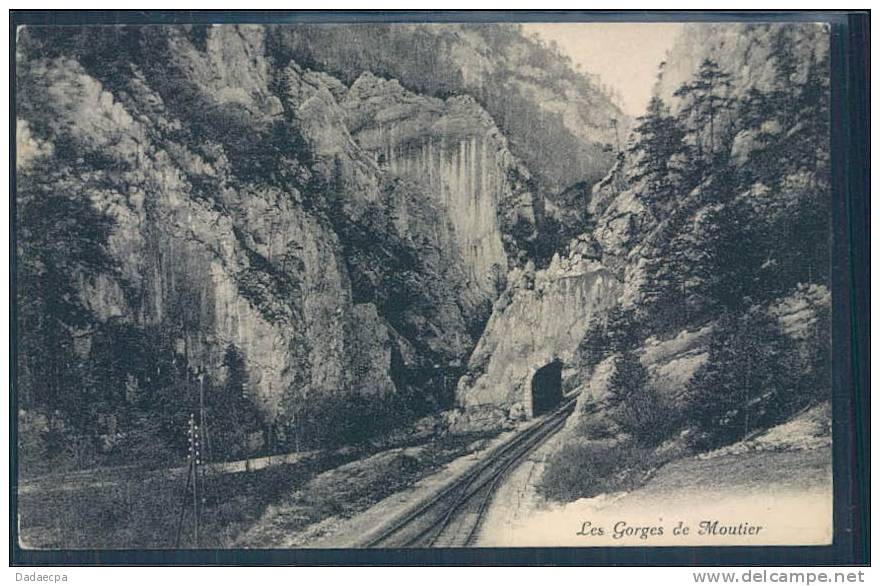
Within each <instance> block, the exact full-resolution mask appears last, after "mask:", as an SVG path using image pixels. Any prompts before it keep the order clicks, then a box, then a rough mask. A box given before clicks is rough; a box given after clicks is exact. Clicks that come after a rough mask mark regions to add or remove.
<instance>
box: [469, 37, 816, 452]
mask: <svg viewBox="0 0 880 586" xmlns="http://www.w3.org/2000/svg"><path fill="white" fill-rule="evenodd" d="M827 50H828V37H827V31H826V30H825V29H824V28H823V27H821V26H818V25H810V24H805V25H798V26H795V25H789V26H778V25H760V26H746V25H730V24H724V25H689V26H688V27H685V29H684V31H683V32H682V34H681V37H680V39H679V40H678V42H677V43H676V44H675V46H674V47H673V49H672V50H671V51H670V53H669V56H668V59H667V61H666V62H665V63H664V64H662V65H661V68H660V73H659V76H658V82H657V85H656V88H655V93H656V99H655V101H654V102H652V104H651V106H650V107H649V109H648V112H647V113H646V114H645V115H644V116H643V117H641V118H639V119H638V120H637V128H636V132H635V133H634V134H633V135H631V137H630V138H629V140H628V143H627V149H626V151H625V152H624V153H623V154H622V155H621V156H620V157H619V158H618V162H617V164H616V165H615V167H614V168H613V169H612V170H611V171H610V172H609V174H608V175H607V176H606V177H605V178H604V179H603V180H602V181H600V182H599V183H597V184H596V186H595V187H594V188H593V190H592V195H591V197H590V198H589V208H588V209H589V212H590V214H591V215H592V217H593V218H594V219H595V227H594V228H593V229H592V230H590V231H589V232H587V233H584V234H582V235H581V236H579V237H578V238H576V239H573V240H572V241H571V242H570V244H569V246H568V248H567V250H565V251H563V252H562V254H561V255H560V258H559V259H554V263H553V264H554V266H557V267H578V266H589V269H587V270H585V271H577V272H578V273H579V276H578V277H577V278H576V279H574V281H570V280H569V275H568V272H567V271H565V270H562V271H560V270H556V271H553V270H549V269H548V270H546V271H538V272H537V273H535V275H534V281H535V286H534V289H535V291H534V293H532V292H529V293H528V294H525V293H524V290H525V289H526V288H525V287H521V286H520V287H514V286H511V288H510V290H509V291H508V292H507V293H506V294H505V295H503V296H502V298H501V299H502V300H506V299H510V303H509V304H507V303H501V302H500V301H499V303H496V305H495V309H494V313H493V316H492V318H491V320H490V322H489V326H488V327H487V330H486V333H485V334H484V336H483V338H482V339H481V340H480V342H479V344H478V346H477V350H476V351H475V352H474V354H473V355H472V357H471V361H470V363H469V368H470V370H471V371H472V372H471V373H469V374H468V375H466V376H465V377H464V378H463V379H462V381H461V384H460V385H459V388H458V401H459V403H460V404H462V405H475V404H483V403H490V404H494V405H498V406H501V407H504V408H507V407H509V406H511V405H513V404H514V403H516V402H518V401H522V400H524V399H523V398H524V397H525V398H526V399H525V400H526V401H527V400H528V399H527V398H528V396H529V393H530V390H531V389H530V388H529V384H528V382H529V381H530V379H531V375H532V374H534V369H535V368H536V367H538V366H541V365H543V364H545V363H546V361H547V360H550V359H552V358H553V357H554V355H555V357H558V358H561V359H563V360H564V361H565V363H566V366H567V367H569V368H570V371H569V372H571V373H572V374H573V376H574V379H573V382H572V383H570V384H572V385H581V386H582V389H583V390H584V391H585V392H583V393H582V395H581V401H580V402H581V407H580V409H579V413H592V412H594V411H595V409H596V408H597V406H599V408H600V411H604V412H605V413H606V414H611V415H615V414H616V415H617V416H618V419H626V418H627V417H629V416H631V415H632V416H637V418H641V419H639V421H632V420H629V421H626V422H625V425H622V426H621V427H620V428H618V429H617V432H620V431H621V430H624V431H626V432H627V433H628V434H639V433H640V430H642V431H643V430H646V429H648V428H652V427H656V426H661V425H662V426H667V425H668V426H669V427H668V429H666V428H665V427H664V429H663V430H661V431H660V432H659V435H660V436H662V435H663V434H664V433H668V432H671V431H672V430H676V431H679V430H681V429H682V427H687V426H692V427H694V426H695V427H698V428H700V429H701V430H711V429H712V428H713V426H715V428H717V429H727V428H726V427H725V426H736V425H739V426H740V427H739V428H737V429H736V430H734V429H729V430H728V432H729V433H732V434H733V436H732V437H733V438H736V434H737V433H742V430H743V429H745V430H748V429H750V426H752V427H751V428H752V429H753V428H754V426H760V425H766V424H767V423H773V422H778V421H779V418H783V419H784V417H785V416H786V414H787V413H789V412H790V409H791V406H798V405H804V404H809V403H811V402H812V401H815V400H820V399H825V398H827V390H828V379H827V378H826V375H827V365H828V361H829V356H828V354H827V347H828V342H829V333H828V329H827V328H828V322H827V311H828V308H829V304H830V297H829V293H828V291H829V290H828V256H827V255H828V238H829V236H828V235H829V231H828V219H829V215H828V210H829V209H830V208H829V204H828V201H829V191H828V166H827V152H828V134H827V116H828V111H827V99H828V93H827V92H828V86H827V84H828V79H827V70H825V69H824V67H825V66H826V56H827ZM584 259H589V261H588V262H586V263H585V260H584ZM599 275H601V280H602V281H603V282H604V283H607V286H604V287H600V288H596V289H595V290H594V291H593V293H592V294H589V295H585V294H584V293H583V290H582V288H578V287H573V286H571V283H582V284H588V283H590V282H591V281H592V280H593V279H596V278H597V277H598V276H599ZM511 281H513V279H511ZM538 282H543V284H542V286H540V287H539V286H538V285H537V283H538ZM547 291H549V292H551V293H550V295H549V296H548V295H547V293H546V292H547ZM542 292H544V293H542ZM560 293H561V294H560ZM548 307H553V308H555V309H554V310H553V312H552V313H553V316H554V317H557V316H558V317H559V319H558V320H556V319H554V318H553V317H546V315H545V314H546V313H547V308H548ZM569 315H577V316H579V317H578V319H569V318H566V317H564V316H569ZM535 316H545V318H544V319H543V320H537V321H536V319H535ZM547 324H553V325H552V326H548V325H547ZM545 327H547V328H549V329H547V330H546V331H545ZM536 337H538V338H540V339H541V340H544V342H542V343H541V344H536V343H534V339H535V338H536ZM510 349H515V350H510ZM556 353H558V354H556ZM755 356H759V357H764V358H763V360H753V357H755ZM768 356H769V358H768ZM750 360H752V362H749V361H750ZM786 361H790V362H786ZM794 364H797V366H793V365H794ZM792 368H794V370H793V371H792V370H789V369H792ZM728 369H732V370H731V371H728ZM737 370H739V372H741V373H742V374H741V375H740V377H739V379H740V380H739V382H737V381H736V376H735V375H734V374H732V373H733V372H736V371H737ZM758 372H761V373H763V374H762V375H761V376H765V378H766V379H767V380H763V381H762V380H759V378H760V377H759V378H754V377H755V376H757V375H756V373H758ZM729 373H730V377H732V378H725V377H728V374H729ZM488 389H496V390H495V391H494V392H490V391H489V390H488ZM500 389H503V390H500ZM627 393H629V394H627ZM712 393H721V394H722V395H724V394H725V393H729V394H727V395H725V396H722V397H720V398H719V397H709V396H708V395H711V394H712ZM782 396H785V397H786V398H785V399H782V398H781V397H782ZM703 400H705V401H707V403H706V405H705V406H704V408H697V407H696V404H698V403H699V401H703ZM786 405H787V406H786ZM630 407H631V409H630ZM701 409H702V410H701ZM717 410H720V412H719V413H718V414H717V418H718V419H713V417H716V415H713V413H714V411H717ZM650 413H654V414H657V415H656V416H657V417H658V419H656V420H650V417H648V414H650ZM634 414H635V415H634ZM590 417H592V416H590ZM701 417H705V421H702V420H701V419H700V418H701ZM588 418H589V417H588ZM743 418H744V422H742V423H733V422H741V421H742V419H743ZM577 419H578V418H577V417H576V418H575V419H574V420H573V421H572V423H571V425H570V426H569V429H570V433H572V434H574V435H575V436H577V435H581V434H583V433H584V432H583V430H582V427H581V425H580V424H579V423H578V422H577V421H576V420H577ZM612 419H613V417H612ZM665 420H668V423H667V422H666V421H665ZM762 422H763V423H762ZM606 423H607V421H606V422H603V423H602V425H601V426H600V427H602V429H604V425H605V424H606ZM596 429H598V428H596ZM603 433H604V431H603ZM701 433H702V431H701ZM707 433H709V432H707ZM723 433H724V432H719V436H721V435H723ZM645 435H646V436H647V435H649V434H647V433H645ZM639 441H641V439H640V440H639ZM645 441H653V438H652V439H651V440H645ZM707 441H720V440H718V438H715V439H713V440H707ZM575 465H576V464H574V463H572V462H564V463H560V467H563V466H568V467H571V466H575Z"/></svg>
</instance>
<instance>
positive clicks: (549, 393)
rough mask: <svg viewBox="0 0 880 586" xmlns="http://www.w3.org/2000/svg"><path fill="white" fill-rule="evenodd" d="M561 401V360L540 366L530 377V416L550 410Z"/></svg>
mask: <svg viewBox="0 0 880 586" xmlns="http://www.w3.org/2000/svg"><path fill="white" fill-rule="evenodd" d="M560 401H562V362H561V361H559V360H554V361H553V362H551V363H550V364H548V365H546V366H542V367H541V368H539V369H538V371H537V372H536V373H535V376H533V377H532V417H537V416H538V415H542V414H544V413H547V412H548V411H552V410H553V408H554V407H556V405H558V404H559V402H560Z"/></svg>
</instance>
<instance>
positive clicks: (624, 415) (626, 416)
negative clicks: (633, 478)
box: [608, 352, 679, 446]
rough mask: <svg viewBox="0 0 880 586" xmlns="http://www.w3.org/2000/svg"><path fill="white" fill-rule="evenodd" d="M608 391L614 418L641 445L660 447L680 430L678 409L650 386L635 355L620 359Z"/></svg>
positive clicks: (628, 353)
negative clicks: (667, 438) (672, 434)
mask: <svg viewBox="0 0 880 586" xmlns="http://www.w3.org/2000/svg"><path fill="white" fill-rule="evenodd" d="M608 391H609V397H608V402H609V404H610V405H611V407H612V411H611V417H612V419H613V420H614V421H615V422H616V423H617V424H618V425H619V426H620V428H621V430H623V431H625V432H626V433H628V434H630V435H632V436H633V438H635V440H636V441H637V442H638V443H640V444H642V445H646V446H653V445H657V444H659V443H660V442H661V441H663V440H664V439H666V437H668V436H669V434H670V433H671V432H672V431H674V429H675V428H676V427H677V424H678V422H679V417H678V414H677V413H676V410H675V409H674V408H673V407H672V406H671V405H669V403H668V402H667V401H666V400H665V399H664V398H663V397H662V396H661V395H660V394H659V393H658V392H657V390H656V389H655V388H654V387H653V386H651V385H650V384H649V382H648V373H647V371H646V370H645V367H644V366H642V364H641V362H640V361H639V358H638V356H636V354H635V353H634V352H624V353H623V354H621V355H620V356H619V357H617V359H616V361H615V369H614V374H613V375H612V376H611V380H610V382H609V389H608Z"/></svg>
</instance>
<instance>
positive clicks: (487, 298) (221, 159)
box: [16, 26, 601, 444]
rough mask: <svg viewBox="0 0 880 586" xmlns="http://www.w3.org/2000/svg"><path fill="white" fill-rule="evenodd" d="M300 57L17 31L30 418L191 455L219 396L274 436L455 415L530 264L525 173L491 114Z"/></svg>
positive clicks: (220, 413)
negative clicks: (466, 368)
mask: <svg viewBox="0 0 880 586" xmlns="http://www.w3.org/2000/svg"><path fill="white" fill-rule="evenodd" d="M328 38H331V37H328ZM289 57H290V51H289V50H287V49H285V48H283V47H281V46H280V44H279V42H278V35H277V31H274V30H273V29H272V27H259V26H220V27H208V28H205V27H118V28H117V27H108V28H102V29H100V30H95V29H88V28H85V29H77V28H65V29H63V30H59V29H51V28H41V27H28V28H26V29H24V30H22V31H20V34H19V52H18V55H17V80H18V84H19V86H18V87H19V91H18V94H17V100H16V115H17V118H18V141H17V151H18V222H19V229H20V232H19V233H20V235H21V241H20V244H19V249H18V253H19V258H20V264H19V269H20V271H21V272H20V278H19V282H18V296H19V300H20V301H25V302H26V303H25V304H24V305H21V306H20V307H21V312H20V321H19V325H20V331H22V332H23V333H24V335H23V346H22V352H21V354H20V357H21V361H20V363H19V365H20V372H21V377H22V378H21V382H22V386H23V388H25V389H27V391H26V392H25V393H24V394H23V395H22V397H23V399H22V404H23V406H24V407H25V408H26V409H32V410H39V409H42V408H45V407H46V406H48V405H51V406H52V408H56V407H57V409H58V412H60V413H63V412H65V411H70V412H73V411H76V412H77V413H78V415H77V417H76V418H74V419H79V420H78V421H75V422H68V423H67V424H71V425H74V426H75V427H76V426H81V427H83V428H87V429H90V430H92V432H93V433H96V434H98V435H102V436H104V437H105V438H107V439H106V441H107V442H109V443H111V444H112V443H113V442H114V441H116V440H114V439H113V438H114V437H117V436H119V434H120V433H121V434H122V436H125V435H126V433H128V432H120V431H118V430H119V429H121V428H125V429H132V428H137V427H138V426H141V425H147V426H157V425H158V427H159V428H160V429H159V430H158V431H156V430H153V431H149V430H147V431H144V433H147V434H152V433H158V434H159V435H162V436H163V437H166V438H172V439H169V440H168V441H169V442H171V444H174V443H175V442H176V441H179V440H175V439H173V438H174V437H177V436H179V432H178V429H179V428H178V426H182V425H183V423H184V420H185V417H186V414H187V413H188V410H189V409H190V405H191V401H192V400H193V399H192V397H193V396H194V395H193V389H194V388H196V386H198V385H202V386H203V387H207V388H208V389H209V397H214V398H215V399H211V401H214V403H213V404H212V406H211V409H212V413H213V417H215V419H216V420H217V422H218V424H219V423H220V422H222V421H224V420H225V418H226V417H228V416H230V415H228V414H227V415H224V412H225V411H230V410H231V411H230V413H234V412H236V410H237V409H239V410H240V409H246V407H245V406H243V405H242V404H240V399H241V397H245V398H247V399H248V400H256V402H257V403H258V405H259V406H260V411H261V413H262V415H261V418H262V419H264V420H265V421H266V424H265V427H264V428H263V432H264V434H263V435H264V437H265V441H269V442H270V443H272V442H285V441H294V440H295V441H296V442H299V441H300V440H301V439H302V440H303V441H309V438H310V437H311V438H312V439H313V440H314V439H315V438H318V439H320V438H321V437H324V436H334V439H335V440H337V441H348V440H351V439H354V438H355V436H356V435H357V434H359V433H370V430H371V429H374V428H375V427H376V426H380V427H381V426H382V425H384V423H383V422H387V421H394V420H397V419H399V418H400V417H403V418H405V417H408V416H410V415H409V414H411V413H413V412H418V411H425V410H431V409H437V408H439V407H441V406H443V405H444V404H448V401H449V400H450V396H449V393H450V391H451V389H448V388H447V386H448V385H446V384H444V381H445V380H446V378H447V376H446V375H445V374H442V373H443V371H444V370H446V369H454V368H456V364H460V363H462V362H463V361H464V360H465V359H466V357H467V356H468V353H469V352H470V351H471V349H472V348H473V346H474V344H475V342H476V339H477V337H478V336H479V334H480V332H481V331H482V327H483V324H484V323H485V320H486V319H487V318H488V315H489V312H490V308H491V304H492V302H493V301H494V300H495V298H496V297H497V295H498V292H499V291H501V290H502V289H503V288H504V286H505V283H506V274H507V270H508V266H509V265H516V264H520V265H525V264H526V263H528V261H529V258H530V255H532V254H533V253H534V250H533V248H530V247H533V245H534V241H535V237H536V224H537V223H538V216H539V215H540V214H541V213H542V206H541V205H540V200H541V198H540V197H538V196H537V195H536V194H535V193H534V192H533V191H531V190H530V189H531V187H532V182H531V181H530V179H529V177H530V173H529V170H528V169H527V168H526V166H524V165H523V164H522V162H520V159H518V158H517V157H515V156H514V154H513V153H512V152H511V148H512V147H511V146H510V145H508V141H507V138H506V137H505V135H504V133H503V132H502V131H501V130H499V128H497V127H496V126H495V123H494V121H493V118H492V116H490V114H489V113H487V112H486V111H485V110H484V109H483V107H482V106H481V105H480V103H479V102H478V101H477V100H475V99H474V98H471V97H469V96H467V95H456V96H451V97H445V98H438V97H433V96H425V95H420V94H417V93H414V92H412V91H409V90H407V89H404V88H403V87H402V86H401V85H400V84H399V83H398V82H396V81H394V80H390V79H383V78H380V77H377V76H375V75H372V74H370V73H363V74H360V73H359V74H358V76H357V78H355V79H350V80H349V79H343V80H339V79H337V78H335V77H333V76H331V75H328V74H327V73H325V72H322V71H319V70H316V69H314V66H315V63H313V62H312V63H310V65H312V68H309V67H307V66H306V65H305V64H303V63H298V62H297V61H296V60H290V59H289ZM402 61H403V59H402ZM348 84H350V85H348ZM596 165H598V167H601V164H600V163H596ZM598 167H597V169H598ZM591 172H594V173H598V170H594V171H591ZM536 202H538V203H536ZM65 210H66V212H65ZM65 213H67V215H68V217H67V219H66V220H65V217H64V215H65ZM65 225H66V228H64V226H65ZM65 230H66V231H65ZM71 243H74V244H76V245H70V244H71ZM79 244H82V246H79ZM74 313H75V314H76V316H77V318H76V319H73V318H71V315H72V314H74ZM46 316H48V318H47V317H46ZM47 340H54V342H52V345H51V348H52V349H54V350H55V352H56V355H57V357H58V360H57V361H52V360H50V361H48V362H46V361H44V360H42V358H41V356H42V355H43V354H44V353H45V352H46V351H47V349H50V347H49V346H47V344H49V342H47ZM64 365H67V366H64ZM70 365H77V366H75V367H74V370H71V366H70ZM72 372H75V373H76V376H73V375H72ZM451 372H453V373H454V370H452V371H451ZM197 381H198V382H197ZM64 387H67V388H68V389H69V388H71V387H72V388H75V389H76V391H75V392H70V391H69V390H65V388H64ZM221 396H222V397H224V398H223V400H222V401H225V402H226V403H223V402H222V401H221V400H220V399H219V397H221ZM83 401H86V402H87V403H88V404H89V405H90V408H89V409H88V410H82V409H79V410H77V409H75V408H74V405H77V404H82V402H83ZM171 405H173V406H171ZM235 405H237V406H235ZM231 406H235V407H234V408H233V407H231ZM156 410H159V412H162V413H164V414H165V415H163V416H162V417H161V418H159V419H156V418H155V417H150V416H149V415H148V414H149V413H153V412H155V411H156ZM389 418H390V419H389ZM334 426H342V428H341V429H340V428H338V427H336V428H334ZM151 429H152V428H151ZM253 429H257V428H253ZM291 434H293V435H291ZM334 434H335V435H334ZM351 434H355V435H351ZM285 438H286V439H285ZM144 443H145V442H144Z"/></svg>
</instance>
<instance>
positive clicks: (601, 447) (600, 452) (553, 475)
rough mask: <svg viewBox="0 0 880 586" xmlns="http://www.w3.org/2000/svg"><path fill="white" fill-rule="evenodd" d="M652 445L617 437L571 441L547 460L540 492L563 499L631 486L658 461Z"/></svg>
mask: <svg viewBox="0 0 880 586" xmlns="http://www.w3.org/2000/svg"><path fill="white" fill-rule="evenodd" d="M656 464H657V463H656V461H655V459H654V457H653V455H652V451H651V450H650V449H647V448H644V447H641V446H638V445H632V444H629V443H621V442H615V441H614V440H600V441H590V440H580V441H571V442H569V443H566V444H563V446H562V447H561V448H560V449H559V450H558V451H557V452H556V453H554V454H553V455H552V456H551V457H550V459H549V460H548V461H547V466H546V468H544V473H543V474H542V475H541V479H540V480H539V481H538V485H537V489H538V494H540V495H541V496H543V497H545V498H548V499H551V500H555V501H560V502H570V501H574V500H577V499H579V498H585V497H591V496H596V495H598V494H602V493H606V492H614V491H620V490H629V489H631V488H634V487H635V486H637V484H638V482H639V480H640V479H641V478H642V477H643V475H644V472H645V471H647V470H648V469H650V468H652V467H654V466H655V465H656Z"/></svg>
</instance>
